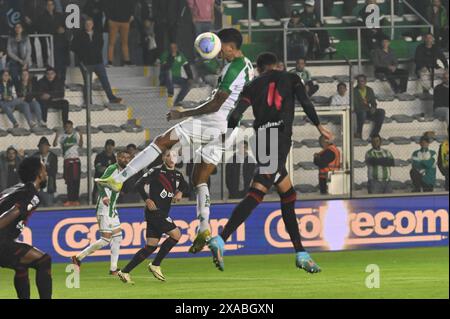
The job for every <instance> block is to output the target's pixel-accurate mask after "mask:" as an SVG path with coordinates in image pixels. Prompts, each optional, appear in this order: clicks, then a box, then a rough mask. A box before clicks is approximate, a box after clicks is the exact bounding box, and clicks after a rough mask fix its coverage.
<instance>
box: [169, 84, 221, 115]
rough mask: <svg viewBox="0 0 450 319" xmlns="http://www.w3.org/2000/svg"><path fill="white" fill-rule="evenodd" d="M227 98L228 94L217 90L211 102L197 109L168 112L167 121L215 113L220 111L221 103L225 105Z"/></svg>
mask: <svg viewBox="0 0 450 319" xmlns="http://www.w3.org/2000/svg"><path fill="white" fill-rule="evenodd" d="M229 96H230V93H228V92H225V91H222V90H219V91H217V93H216V94H215V95H214V97H213V98H212V100H209V101H208V102H206V103H204V104H202V105H200V106H199V107H196V108H195V109H192V110H172V111H170V112H169V113H168V114H167V120H168V121H173V120H179V119H182V118H185V117H191V116H199V115H204V114H210V113H215V112H217V111H219V110H220V108H221V107H222V105H223V103H225V101H226V100H227V99H228V97H229Z"/></svg>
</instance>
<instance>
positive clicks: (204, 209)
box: [196, 184, 211, 232]
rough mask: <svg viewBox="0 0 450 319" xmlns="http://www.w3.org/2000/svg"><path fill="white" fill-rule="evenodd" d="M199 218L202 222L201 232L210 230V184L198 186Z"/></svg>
mask: <svg viewBox="0 0 450 319" xmlns="http://www.w3.org/2000/svg"><path fill="white" fill-rule="evenodd" d="M196 189H197V218H198V220H199V221H200V227H199V232H204V231H205V230H209V214H210V210H209V208H210V207H211V196H210V195H209V188H208V184H200V185H197V187H196Z"/></svg>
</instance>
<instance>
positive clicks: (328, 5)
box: [323, 0, 358, 17]
mask: <svg viewBox="0 0 450 319" xmlns="http://www.w3.org/2000/svg"><path fill="white" fill-rule="evenodd" d="M336 1H337V0H324V1H323V14H324V16H326V17H328V16H331V15H332V9H333V6H334V2H336ZM357 4H358V1H357V0H344V9H343V12H342V13H343V14H342V16H352V15H353V9H354V8H355V7H356V5H357Z"/></svg>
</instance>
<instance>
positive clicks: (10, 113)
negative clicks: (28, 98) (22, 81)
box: [0, 70, 36, 128]
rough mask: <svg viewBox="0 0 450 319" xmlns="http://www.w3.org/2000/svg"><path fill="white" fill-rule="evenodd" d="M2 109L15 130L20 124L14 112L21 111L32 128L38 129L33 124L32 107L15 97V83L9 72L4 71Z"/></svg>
mask: <svg viewBox="0 0 450 319" xmlns="http://www.w3.org/2000/svg"><path fill="white" fill-rule="evenodd" d="M0 94H1V96H0V108H1V109H2V110H3V112H5V114H6V116H7V117H8V119H9V120H10V121H11V123H12V125H13V127H14V128H18V127H19V123H18V122H17V120H16V118H15V117H14V110H16V109H17V110H19V111H20V112H21V113H23V115H24V116H25V119H26V120H27V122H28V125H29V126H30V128H34V127H36V123H35V122H33V117H32V115H31V111H30V106H29V105H28V104H27V103H25V102H24V101H23V100H22V99H20V98H18V97H14V95H13V94H14V93H13V82H12V80H11V76H10V74H9V71H7V70H3V72H2V77H1V79H0Z"/></svg>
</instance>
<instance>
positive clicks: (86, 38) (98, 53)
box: [72, 17, 122, 103]
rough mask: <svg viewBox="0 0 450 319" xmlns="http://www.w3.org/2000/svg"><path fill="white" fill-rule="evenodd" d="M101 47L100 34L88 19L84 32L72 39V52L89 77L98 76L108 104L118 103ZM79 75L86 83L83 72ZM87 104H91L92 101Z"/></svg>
mask: <svg viewBox="0 0 450 319" xmlns="http://www.w3.org/2000/svg"><path fill="white" fill-rule="evenodd" d="M102 47H103V37H102V34H101V33H100V32H98V31H96V29H95V28H94V20H93V19H92V18H90V17H89V18H87V19H86V21H85V23H84V30H82V31H80V32H78V33H77V34H76V35H75V37H74V38H73V41H72V51H73V52H74V53H75V55H76V56H77V57H78V60H79V62H80V63H83V64H84V65H85V66H86V68H87V69H88V72H90V73H91V75H92V73H95V74H96V75H97V76H98V78H99V80H100V83H101V84H102V87H103V90H104V91H105V93H106V96H107V97H108V100H109V102H110V103H120V102H122V99H121V98H118V97H117V96H115V95H114V93H113V92H112V89H111V85H110V83H109V80H108V74H107V73H106V69H105V65H104V64H103V58H102ZM81 74H82V75H83V77H84V78H83V80H84V83H86V82H87V78H86V74H85V72H81ZM86 95H87V94H86V91H84V100H85V102H86ZM89 102H90V103H92V101H89Z"/></svg>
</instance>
